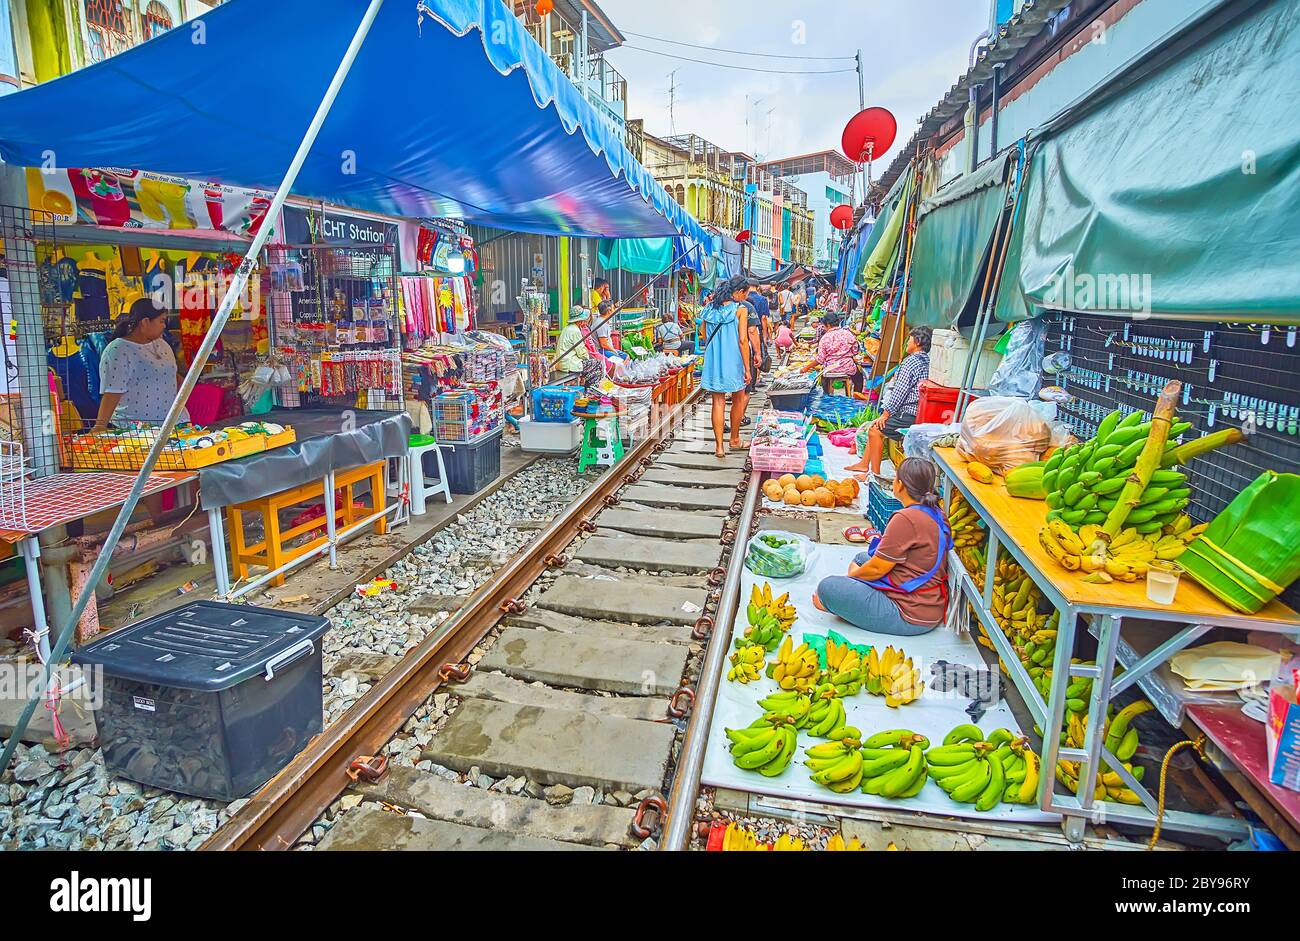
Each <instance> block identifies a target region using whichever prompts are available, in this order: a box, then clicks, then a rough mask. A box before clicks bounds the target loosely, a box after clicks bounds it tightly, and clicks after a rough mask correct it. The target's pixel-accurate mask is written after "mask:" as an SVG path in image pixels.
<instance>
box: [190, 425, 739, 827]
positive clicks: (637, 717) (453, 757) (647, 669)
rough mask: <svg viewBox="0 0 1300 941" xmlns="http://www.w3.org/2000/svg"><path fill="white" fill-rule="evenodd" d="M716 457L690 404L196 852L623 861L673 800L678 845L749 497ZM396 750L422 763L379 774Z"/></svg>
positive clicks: (732, 459) (731, 461) (735, 468)
mask: <svg viewBox="0 0 1300 941" xmlns="http://www.w3.org/2000/svg"><path fill="white" fill-rule="evenodd" d="M756 410H757V409H756V407H754V408H752V409H751V411H756ZM712 450H713V445H712V435H711V433H710V431H709V429H708V415H707V413H706V412H705V411H704V410H703V409H700V408H697V407H696V405H695V403H694V402H693V401H688V402H687V403H684V404H683V405H680V406H678V407H677V408H675V409H674V410H672V411H671V412H670V413H668V414H667V415H666V416H664V417H663V418H662V420H661V421H660V423H659V425H658V426H657V428H656V429H654V430H653V431H652V433H651V434H650V436H649V437H648V438H647V439H645V440H643V441H641V442H640V443H638V444H637V445H636V446H635V447H634V448H633V449H631V450H630V451H629V452H628V454H627V456H626V457H625V458H624V459H623V461H621V462H620V464H619V465H618V466H616V467H614V468H612V469H611V470H610V471H609V472H607V473H606V474H604V475H603V476H602V477H601V478H600V479H598V480H597V481H596V482H595V483H594V484H593V485H592V486H591V487H590V488H589V489H588V490H587V491H586V492H585V493H584V494H583V495H582V496H581V497H580V498H579V499H578V500H576V501H575V502H574V503H572V504H570V505H569V506H568V507H567V508H566V509H565V510H564V511H563V512H562V513H561V514H560V515H559V516H557V517H556V518H555V519H554V520H553V521H552V522H551V524H550V525H549V526H548V527H547V528H546V529H545V530H543V531H542V532H540V533H539V534H538V535H537V537H536V538H535V539H534V540H533V541H532V542H531V543H529V544H528V545H527V546H526V547H525V548H524V549H523V550H521V551H520V552H519V553H518V554H516V555H515V556H514V557H513V558H511V559H510V560H509V561H508V562H507V563H506V565H505V566H503V567H502V568H501V569H500V570H499V571H497V572H496V574H495V575H494V576H493V577H492V578H491V579H490V580H489V581H488V582H487V583H486V584H484V585H483V586H482V587H481V588H480V589H479V590H478V591H477V592H475V594H474V595H472V596H471V597H470V598H469V599H468V601H467V602H466V604H465V606H464V607H463V608H462V609H461V610H460V612H459V613H458V614H457V615H456V616H455V617H453V618H451V619H450V620H448V621H447V622H445V623H444V624H443V625H442V626H441V627H440V628H439V629H438V630H436V631H434V632H433V633H431V634H430V635H429V636H428V637H426V638H425V639H424V641H423V642H422V643H421V644H419V645H418V646H417V647H415V648H414V649H412V650H411V651H410V652H409V653H408V654H407V655H406V656H405V657H404V658H403V659H402V660H401V661H400V662H399V663H398V664H397V665H396V667H395V668H394V669H392V670H391V671H390V672H388V673H387V674H386V675H385V676H384V677H383V678H382V679H381V680H379V681H378V682H376V683H375V685H374V686H373V687H372V688H371V689H370V690H369V691H368V692H367V693H366V694H365V695H364V696H363V697H362V698H361V699H360V700H358V701H357V702H356V703H355V704H354V705H353V706H352V707H351V708H350V709H349V710H348V711H347V712H346V713H345V714H344V715H343V716H341V717H340V718H339V719H338V720H337V721H336V722H334V723H333V724H332V725H331V726H330V727H329V728H327V729H326V730H325V732H324V733H323V734H322V735H320V736H319V737H318V738H317V739H316V740H314V742H313V743H312V745H311V746H309V747H308V748H307V749H306V750H305V751H304V752H303V753H301V754H300V755H298V756H297V757H296V758H295V759H294V761H293V762H291V763H290V765H289V766H287V767H286V768H285V769H284V770H283V771H282V772H281V773H280V774H279V775H277V777H276V778H274V779H273V780H272V781H270V782H268V784H267V785H266V786H265V787H263V789H262V790H261V791H259V792H258V793H257V794H256V795H254V797H253V798H252V799H251V800H250V801H249V802H248V803H247V804H245V805H244V806H243V807H242V808H241V809H240V810H239V811H238V812H237V813H236V814H234V815H233V816H232V817H231V819H230V820H229V821H228V822H227V824H226V825H225V826H224V827H223V828H222V829H220V830H219V831H217V833H215V834H214V835H213V836H212V838H211V839H209V840H208V841H207V842H206V843H205V844H204V846H203V848H204V849H226V850H233V849H288V848H291V847H294V846H295V844H296V843H297V842H298V841H299V839H300V837H302V836H303V834H305V833H308V832H309V831H311V830H312V829H313V828H314V827H315V828H320V827H323V826H328V831H327V832H325V834H324V836H323V837H322V838H321V839H320V840H319V841H318V842H317V844H316V848H317V849H319V850H349V849H405V848H409V849H526V850H543V849H551V850H565V849H569V850H572V849H600V848H608V849H617V848H634V847H637V846H641V845H648V844H647V843H646V841H647V840H648V839H649V838H651V837H652V836H653V835H654V834H656V833H660V832H662V827H663V825H664V823H665V818H666V816H667V812H668V806H669V802H670V800H671V803H672V805H673V806H674V807H675V808H679V815H680V816H682V817H683V818H685V819H684V820H683V821H681V822H679V823H678V826H677V830H678V831H679V833H686V832H688V831H689V824H690V819H689V818H690V816H691V810H692V808H693V805H694V799H695V793H696V789H697V787H698V775H699V767H698V764H699V763H698V752H699V751H700V745H701V744H702V742H703V740H704V738H705V737H706V734H707V728H702V729H701V730H700V732H699V734H698V735H697V734H696V733H695V730H694V728H692V727H691V726H692V715H693V711H694V710H698V711H695V712H694V714H695V715H696V716H699V715H701V714H702V715H703V716H704V722H703V723H700V724H702V725H705V726H706V725H707V716H708V714H709V706H710V705H711V696H712V692H713V690H714V686H713V682H714V681H716V675H714V677H713V681H710V680H709V679H708V677H707V674H708V673H709V671H710V670H713V671H714V673H715V674H716V669H715V668H716V663H717V657H718V654H717V652H716V651H714V652H713V654H712V656H710V650H709V643H708V641H709V637H710V636H711V632H710V628H711V626H712V622H713V618H714V617H715V616H716V613H717V610H718V608H719V605H722V606H723V608H724V609H726V608H727V606H728V605H734V587H733V582H735V579H734V578H728V572H727V568H726V557H727V555H728V553H729V551H730V546H731V545H733V544H734V543H736V542H739V543H740V544H742V545H743V542H744V539H743V538H741V537H740V536H738V535H737V531H736V527H737V525H738V523H739V522H740V521H741V519H742V517H743V519H744V520H745V521H748V520H749V519H750V517H751V516H752V513H753V507H754V502H755V500H754V494H755V489H756V488H748V487H747V484H748V478H749V474H748V472H747V471H746V469H745V468H746V455H745V454H744V453H737V454H734V455H731V456H729V457H728V458H726V459H725V460H723V461H718V460H717V459H716V458H715V457H714V456H713V454H712ZM702 667H703V668H704V671H705V674H706V676H705V681H704V684H703V686H702V687H701V701H700V702H699V703H696V702H695V688H696V685H697V682H698V680H699V678H700V674H701V668H702ZM434 697H444V698H445V700H446V701H447V702H449V704H450V706H451V708H450V709H440V710H438V711H437V712H433V711H431V710H430V708H429V703H430V702H432V701H433V700H434ZM706 700H707V701H706ZM448 713H449V714H448ZM397 740H401V741H404V742H409V741H411V740H414V741H416V742H418V743H420V744H421V745H422V751H421V755H420V757H421V760H420V761H419V762H418V763H417V764H416V765H415V766H411V765H408V764H398V763H396V762H392V761H388V760H387V753H388V752H392V751H394V749H393V748H392V746H391V743H393V742H394V741H397ZM679 755H684V756H685V757H684V758H683V759H682V761H681V763H680V770H679V760H678V759H679ZM467 778H468V783H470V784H475V785H478V786H469V787H467V786H466V780H467ZM317 832H319V830H318V831H317Z"/></svg>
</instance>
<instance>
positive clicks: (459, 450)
mask: <svg viewBox="0 0 1300 941" xmlns="http://www.w3.org/2000/svg"><path fill="white" fill-rule="evenodd" d="M438 446H439V447H440V448H441V449H442V460H443V463H444V464H446V465H447V485H448V486H449V487H450V488H451V492H452V493H478V492H479V491H480V490H482V489H483V488H484V487H486V486H487V485H488V484H490V483H492V481H494V480H496V479H497V478H498V477H500V476H501V430H500V429H498V430H496V431H494V432H491V433H490V434H487V435H484V436H483V437H482V438H480V439H479V440H477V441H472V442H470V443H469V444H444V443H443V442H441V441H440V442H438Z"/></svg>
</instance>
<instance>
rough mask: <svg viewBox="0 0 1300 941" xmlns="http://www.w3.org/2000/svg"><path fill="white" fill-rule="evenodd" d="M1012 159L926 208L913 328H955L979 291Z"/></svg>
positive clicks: (917, 245) (998, 160) (918, 246)
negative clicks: (953, 326)
mask: <svg viewBox="0 0 1300 941" xmlns="http://www.w3.org/2000/svg"><path fill="white" fill-rule="evenodd" d="M1008 160H1009V156H1008V155H1007V154H1003V155H1002V156H1000V157H995V158H994V159H992V160H990V161H989V162H988V163H986V164H984V166H982V167H980V168H979V169H977V170H976V171H975V172H974V173H968V174H967V175H965V176H963V177H959V178H958V179H957V180H956V182H954V183H952V184H950V185H949V186H947V187H945V188H943V189H941V190H940V191H939V192H937V193H935V195H933V196H931V197H930V198H929V199H927V200H925V202H923V203H922V204H921V208H920V212H919V213H918V222H917V224H916V238H915V239H914V241H913V243H912V287H911V289H910V290H909V292H908V296H907V323H908V325H909V326H913V327H950V326H952V325H953V324H954V323H956V322H957V318H958V317H959V316H960V315H961V312H962V310H963V309H964V308H965V307H966V304H967V303H968V302H969V301H970V299H971V295H972V293H973V292H975V291H978V290H979V289H980V287H981V278H980V275H981V273H982V272H983V271H984V259H985V257H986V256H987V254H988V250H989V243H990V241H992V239H993V230H994V228H995V227H996V226H997V221H998V216H999V215H1001V213H1002V209H1003V206H1005V204H1006V187H1005V185H1004V183H1005V182H1006V174H1007V162H1008Z"/></svg>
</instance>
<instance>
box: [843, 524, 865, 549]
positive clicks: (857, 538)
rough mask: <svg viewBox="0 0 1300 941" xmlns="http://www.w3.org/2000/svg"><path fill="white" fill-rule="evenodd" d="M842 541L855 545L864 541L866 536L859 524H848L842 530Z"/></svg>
mask: <svg viewBox="0 0 1300 941" xmlns="http://www.w3.org/2000/svg"><path fill="white" fill-rule="evenodd" d="M844 541H845V542H847V543H850V544H852V545H855V546H856V545H860V544H861V543H864V542H866V541H867V537H866V535H865V534H864V533H863V532H862V527H861V526H850V527H848V528H847V529H845V530H844Z"/></svg>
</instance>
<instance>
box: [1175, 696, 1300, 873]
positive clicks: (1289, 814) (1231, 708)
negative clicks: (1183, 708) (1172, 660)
mask: <svg viewBox="0 0 1300 941" xmlns="http://www.w3.org/2000/svg"><path fill="white" fill-rule="evenodd" d="M1187 719H1188V721H1189V722H1190V723H1192V725H1194V726H1195V727H1196V728H1197V729H1199V730H1200V731H1202V732H1204V733H1205V736H1206V738H1208V739H1209V740H1210V742H1211V743H1213V745H1214V747H1215V748H1217V749H1218V750H1219V751H1220V752H1221V753H1222V754H1223V756H1224V757H1225V758H1227V759H1228V761H1230V762H1231V763H1232V767H1231V768H1220V769H1219V770H1220V771H1222V772H1223V774H1224V777H1225V778H1227V780H1228V783H1229V784H1231V785H1232V786H1233V787H1234V788H1236V789H1237V791H1238V793H1240V794H1241V796H1242V797H1243V798H1244V799H1245V801H1246V803H1248V804H1249V805H1250V806H1251V809H1252V810H1254V811H1255V813H1257V814H1259V816H1260V818H1261V819H1262V820H1263V821H1264V822H1265V823H1266V824H1268V827H1269V829H1270V830H1272V831H1273V833H1275V834H1276V835H1277V837H1278V839H1280V840H1281V841H1282V842H1283V843H1285V844H1286V845H1287V846H1288V847H1289V848H1290V849H1292V850H1300V791H1292V790H1288V789H1287V788H1284V787H1279V786H1278V785H1276V784H1274V783H1273V782H1272V781H1270V780H1269V777H1268V741H1267V739H1266V738H1265V735H1264V723H1262V722H1256V721H1255V720H1254V719H1251V718H1248V717H1247V716H1246V715H1244V714H1243V713H1242V711H1241V708H1240V706H1239V705H1228V706H1200V705H1192V706H1188V707H1187Z"/></svg>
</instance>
